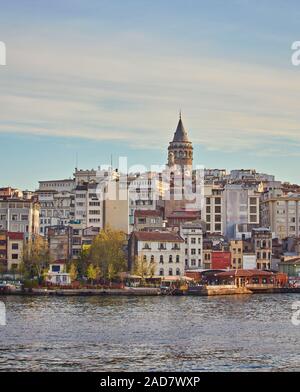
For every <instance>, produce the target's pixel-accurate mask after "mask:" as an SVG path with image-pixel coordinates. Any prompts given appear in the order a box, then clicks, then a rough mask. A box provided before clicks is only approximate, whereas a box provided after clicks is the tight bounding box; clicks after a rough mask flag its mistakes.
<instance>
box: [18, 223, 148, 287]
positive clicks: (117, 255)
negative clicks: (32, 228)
mask: <svg viewBox="0 0 300 392" xmlns="http://www.w3.org/2000/svg"><path fill="white" fill-rule="evenodd" d="M125 241H126V236H125V234H124V233H123V232H122V231H118V230H113V229H111V228H110V227H106V228H105V229H103V230H101V231H100V233H99V234H98V235H97V236H96V237H95V238H94V240H93V242H92V244H91V245H90V246H88V247H84V248H83V249H82V251H81V253H80V255H79V257H78V258H77V259H74V260H69V261H68V262H67V265H66V269H67V271H66V272H68V273H69V274H70V277H71V280H72V281H75V280H78V279H84V278H85V279H88V281H90V282H91V283H92V282H95V281H99V280H100V279H101V280H104V281H109V282H112V281H113V280H115V279H117V278H119V277H120V273H122V272H126V271H127V262H126V255H125V251H124V247H125V244H126V242H125ZM54 261H55V260H53V258H52V257H51V254H50V250H49V245H48V241H47V240H46V239H45V238H43V237H40V236H38V237H36V238H35V239H34V240H32V241H29V242H28V243H27V244H26V245H25V246H24V249H23V260H22V263H21V264H20V266H19V269H18V271H16V272H18V273H20V274H22V275H23V276H24V278H25V279H26V278H27V279H28V278H33V277H37V278H38V279H39V281H43V280H44V278H45V276H46V275H47V273H48V270H49V264H50V263H51V262H54ZM133 273H134V274H135V275H137V276H139V277H140V278H141V279H142V281H145V278H149V277H153V276H154V273H155V263H151V262H150V263H149V262H147V261H146V260H145V259H144V257H142V256H141V257H138V258H136V260H135V263H134V271H133Z"/></svg>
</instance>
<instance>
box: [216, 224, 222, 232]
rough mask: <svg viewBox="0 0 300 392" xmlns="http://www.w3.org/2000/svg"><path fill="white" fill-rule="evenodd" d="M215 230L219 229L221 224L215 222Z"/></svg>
mask: <svg viewBox="0 0 300 392" xmlns="http://www.w3.org/2000/svg"><path fill="white" fill-rule="evenodd" d="M215 230H216V231H221V224H220V223H216V224H215Z"/></svg>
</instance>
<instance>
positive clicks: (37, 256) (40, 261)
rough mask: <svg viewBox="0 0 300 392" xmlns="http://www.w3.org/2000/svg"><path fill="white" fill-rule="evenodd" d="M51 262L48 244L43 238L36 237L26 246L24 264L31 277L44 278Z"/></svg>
mask: <svg viewBox="0 0 300 392" xmlns="http://www.w3.org/2000/svg"><path fill="white" fill-rule="evenodd" d="M50 261H51V258H50V252H49V246H48V242H47V240H46V239H44V238H43V237H41V236H36V237H34V238H32V239H30V240H29V241H28V243H27V244H26V245H25V246H24V248H23V257H22V262H23V263H24V267H25V269H26V271H27V272H28V274H29V276H30V277H33V276H38V278H42V276H43V275H44V273H45V272H46V271H47V269H48V267H49V263H50Z"/></svg>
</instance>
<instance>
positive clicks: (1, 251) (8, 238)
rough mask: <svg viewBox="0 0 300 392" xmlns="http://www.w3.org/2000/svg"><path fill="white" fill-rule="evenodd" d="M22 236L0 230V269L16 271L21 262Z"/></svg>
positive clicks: (21, 234)
mask: <svg viewBox="0 0 300 392" xmlns="http://www.w3.org/2000/svg"><path fill="white" fill-rule="evenodd" d="M23 246H24V234H23V233H13V232H8V231H6V230H0V269H1V270H4V271H11V270H17V269H18V267H19V265H20V263H21V262H22V255H23Z"/></svg>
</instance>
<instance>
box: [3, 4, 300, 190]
mask: <svg viewBox="0 0 300 392" xmlns="http://www.w3.org/2000/svg"><path fill="white" fill-rule="evenodd" d="M299 20H300V3H299V1H298V0H295V1H294V0H293V1H292V0H287V1H284V0H282V1H279V0H259V1H258V0H257V1H256V0H227V1H224V0H222V1H218V0H206V1H204V0H202V1H201V0H172V1H171V0H126V1H124V0H89V1H85V0H51V1H50V0H48V1H46V0H19V1H16V0H10V1H9V2H8V1H6V0H5V1H4V0H0V41H3V42H4V43H5V45H6V50H7V54H6V55H7V65H6V66H0V148H1V150H0V151H1V152H0V187H1V186H8V185H10V186H13V187H19V188H22V189H36V188H37V187H38V181H39V180H48V179H60V178H69V177H71V176H72V173H73V172H74V168H75V166H76V165H77V167H79V168H82V169H88V168H97V167H98V166H99V165H102V164H109V163H110V161H111V156H112V159H113V165H114V166H117V165H118V157H119V156H126V157H128V163H129V165H134V164H140V165H144V166H146V167H147V168H150V165H154V164H164V163H166V161H167V147H168V143H169V142H170V141H171V140H172V138H173V134H174V131H175V129H176V125H177V122H178V113H179V110H180V109H181V110H182V118H183V123H184V126H185V128H186V129H187V131H188V134H189V137H190V139H191V141H192V142H193V146H194V163H195V164H199V165H204V166H205V167H207V168H222V169H223V168H225V169H228V170H230V169H238V168H245V169H247V168H253V169H256V170H258V171H260V172H264V173H269V174H274V175H275V176H276V178H277V179H279V180H283V181H290V182H293V183H300V173H299V161H300V110H299V108H300V66H298V67H296V66H293V65H292V62H291V55H292V53H293V52H292V50H291V45H292V43H293V42H294V41H300V28H299Z"/></svg>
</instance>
